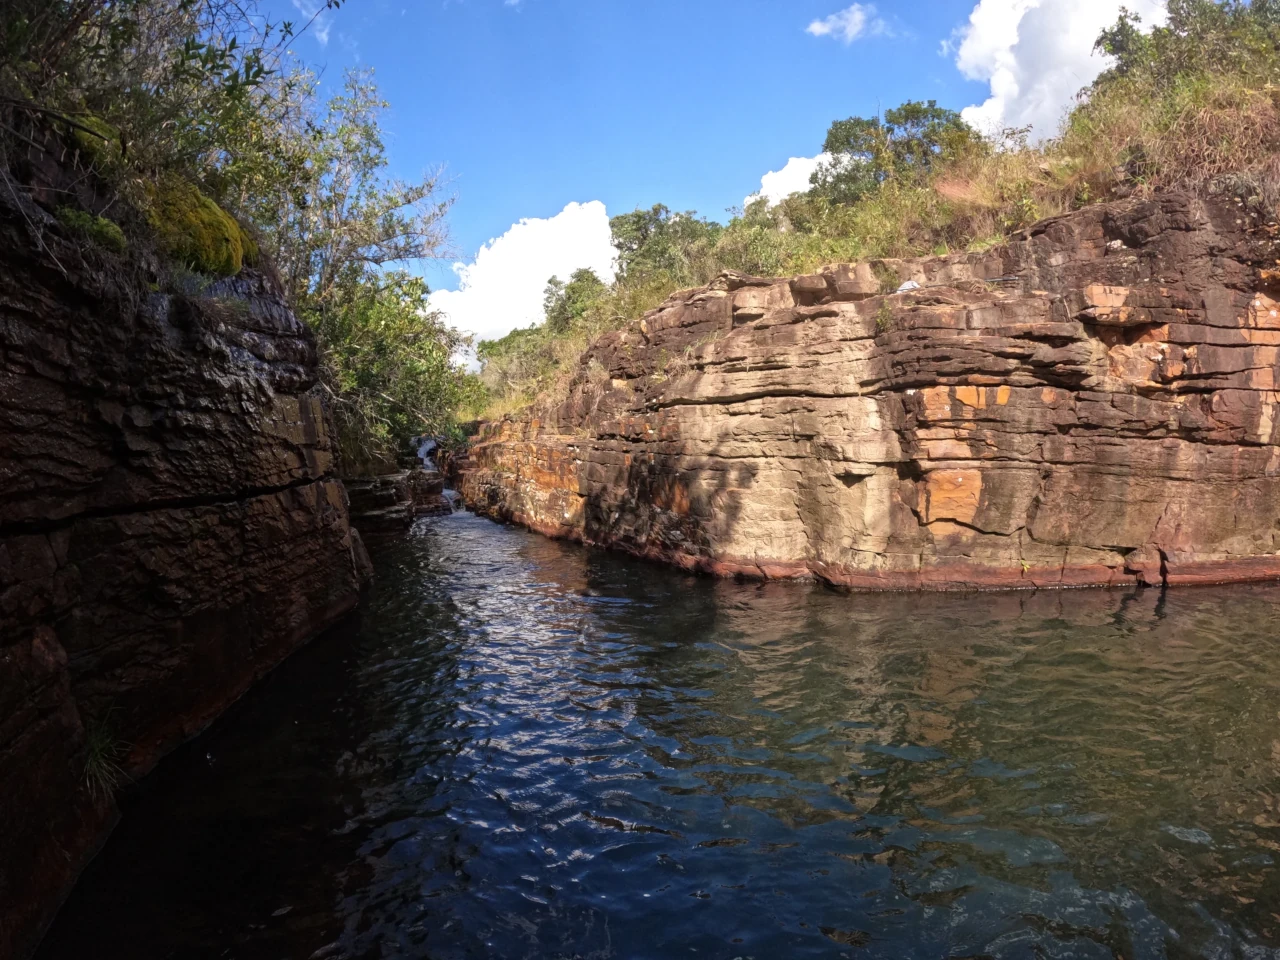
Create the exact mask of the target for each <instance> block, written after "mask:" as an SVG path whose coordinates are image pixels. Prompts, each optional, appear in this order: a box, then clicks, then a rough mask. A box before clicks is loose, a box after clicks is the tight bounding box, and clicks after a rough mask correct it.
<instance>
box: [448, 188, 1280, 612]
mask: <svg viewBox="0 0 1280 960" xmlns="http://www.w3.org/2000/svg"><path fill="white" fill-rule="evenodd" d="M1273 232H1274V225H1269V224H1267V223H1266V222H1265V220H1264V218H1262V217H1261V215H1260V214H1259V213H1258V211H1256V210H1253V209H1251V208H1250V206H1249V204H1248V202H1247V201H1243V200H1238V199H1237V198H1235V197H1220V198H1217V199H1204V198H1200V197H1196V196H1193V195H1190V194H1181V193H1180V194H1168V195H1164V196H1161V197H1158V198H1157V199H1155V200H1145V201H1137V200H1135V201H1125V202H1119V203H1113V204H1106V205H1099V206H1094V207H1089V208H1086V209H1084V210H1081V211H1079V212H1076V213H1072V214H1069V215H1065V216H1062V217H1058V218H1055V219H1052V220H1047V221H1044V222H1042V223H1040V224H1037V225H1036V226H1035V227H1033V228H1031V229H1030V230H1028V231H1026V232H1025V233H1024V234H1023V235H1022V236H1020V237H1018V238H1017V239H1015V240H1014V241H1013V242H1011V243H1009V244H1008V245H1007V246H1004V247H1000V248H996V249H993V250H990V251H987V252H984V253H978V254H965V255H955V256H948V257H939V258H933V259H922V260H912V261H881V262H877V263H873V264H857V265H848V266H836V267H831V268H828V269H825V270H823V271H822V272H821V273H819V274H816V275H813V276H802V277H794V278H791V279H786V280H766V279H759V278H755V277H747V276H741V275H725V276H723V277H721V278H720V279H719V280H717V281H716V282H715V283H713V284H712V285H711V286H710V287H708V288H706V289H703V290H697V291H692V292H688V293H684V294H679V295H677V296H676V297H673V298H672V299H671V300H669V301H668V302H667V303H665V304H664V305H663V306H662V307H661V308H659V309H658V310H656V311H653V312H652V313H650V314H648V315H647V316H646V317H645V318H644V319H643V320H642V321H641V322H639V323H637V324H634V325H632V326H630V327H628V328H626V329H624V330H622V331H620V332H617V333H611V334H608V335H606V336H604V337H602V338H601V339H600V340H598V341H597V342H596V343H595V344H594V346H593V347H592V348H591V350H590V351H589V352H588V353H587V355H586V356H585V357H584V358H583V361H582V365H581V367H580V368H579V370H578V372H577V374H576V376H575V378H574V379H573V381H572V383H571V384H570V387H569V390H568V395H567V399H565V400H564V401H563V402H562V403H560V404H559V405H558V406H557V407H556V408H555V409H554V410H552V411H551V412H549V413H546V414H545V415H543V416H541V417H540V418H535V417H533V416H527V417H525V418H516V419H509V420H504V421H501V422H497V423H492V424H488V425H486V426H485V427H484V428H483V430H482V431H481V434H480V436H479V437H478V438H476V442H475V444H474V446H473V449H472V452H471V455H470V459H469V460H468V461H465V462H463V464H462V465H461V468H460V470H459V474H460V477H459V482H460V485H461V492H462V493H463V496H464V497H465V499H466V500H467V502H468V503H469V504H470V505H471V506H472V507H473V508H475V509H477V510H479V511H481V512H484V513H487V514H489V515H491V516H494V517H498V518H503V519H509V520H513V521H516V522H519V523H523V524H527V525H528V526H530V527H532V528H533V529H536V530H539V531H542V532H544V533H546V534H549V535H552V536H560V537H571V538H575V539H579V540H582V541H585V542H589V543H594V544H601V545H605V546H610V547H617V548H620V549H623V550H627V551H630V552H632V553H635V554H638V555H641V556H646V557H652V558H656V559H662V560H667V561H670V562H673V563H676V564H678V565H680V566H681V567H685V568H688V569H698V570H704V571H708V572H713V573H718V574H741V575H748V576H756V577H791V576H816V577H820V578H822V579H825V580H827V581H830V582H831V583H834V584H842V585H847V586H850V587H856V588H867V589H965V588H974V587H985V588H991V587H1029V586H1036V587H1047V586H1083V585H1105V584H1119V583H1125V582H1130V583H1132V582H1146V583H1161V582H1167V583H1171V584H1175V583H1198V582H1212V581H1232V580H1253V579H1265V578H1272V577H1276V576H1280V557H1278V556H1277V551H1278V550H1280V478H1278V475H1280V446H1278V443H1280V433H1278V432H1277V431H1278V428H1280V415H1278V414H1280V411H1278V409H1277V400H1280V393H1278V392H1277V390H1278V387H1280V384H1277V369H1278V368H1277V359H1278V354H1280V315H1278V313H1280V304H1277V302H1276V299H1280V283H1278V282H1277V277H1276V274H1274V273H1272V272H1271V270H1270V269H1269V268H1272V267H1275V266H1276V259H1275V258H1276V257H1277V256H1278V255H1280V254H1277V252H1276V244H1275V243H1274V242H1273V241H1272V234H1273ZM909 280H912V281H915V282H916V283H917V284H919V287H918V288H916V289H911V290H908V291H904V292H901V293H894V294H891V295H884V294H883V293H882V291H883V290H896V289H897V288H898V286H899V284H900V283H902V282H904V281H909ZM1273 298H1275V299H1273Z"/></svg>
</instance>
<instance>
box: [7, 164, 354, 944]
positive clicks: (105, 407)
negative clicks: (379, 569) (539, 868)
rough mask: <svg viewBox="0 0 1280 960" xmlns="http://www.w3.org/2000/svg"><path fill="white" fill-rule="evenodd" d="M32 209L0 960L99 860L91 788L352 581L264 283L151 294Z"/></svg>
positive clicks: (346, 546)
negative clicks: (81, 873)
mask: <svg viewBox="0 0 1280 960" xmlns="http://www.w3.org/2000/svg"><path fill="white" fill-rule="evenodd" d="M80 179H81V180H83V179H84V178H80ZM55 186H57V185H56V184H55ZM49 189H50V186H49V184H48V183H44V184H41V183H35V184H32V185H29V186H28V187H27V190H29V194H28V193H26V192H24V191H23V190H9V191H2V192H0V194H3V195H0V812H2V813H3V817H2V818H0V820H2V822H3V824H4V829H3V830H0V957H15V956H23V955H24V954H25V953H27V952H28V951H29V950H30V949H31V948H32V947H33V946H34V944H35V941H36V939H37V938H38V936H39V934H40V932H41V931H42V930H43V928H44V926H45V925H46V924H47V922H48V920H49V919H50V918H51V916H52V913H53V911H54V910H55V909H56V907H57V905H58V903H59V902H60V900H61V898H62V897H63V896H64V895H65V893H66V892H67V891H68V889H69V887H70V885H71V883H72V882H73V881H74V878H75V877H76V876H77V874H78V873H79V871H80V869H81V868H82V867H83V865H84V864H85V862H86V861H87V860H88V858H89V857H91V856H92V854H93V853H94V852H95V850H96V848H97V846H98V845H99V844H100V843H101V841H102V839H103V838H104V837H105V835H106V832H107V831H108V830H109V828H110V826H111V824H112V823H113V821H114V817H115V802H114V799H113V796H112V794H113V792H114V791H113V789H112V784H111V781H112V780H113V779H119V780H123V779H124V778H125V777H128V776H134V777H136V776H138V775H140V774H141V773H143V772H145V771H146V770H147V769H148V768H149V767H150V766H151V765H153V764H154V763H155V761H156V760H157V758H159V757H160V756H161V755H162V754H163V753H164V752H165V751H167V750H168V749H170V748H171V747H173V746H174V745H176V744H178V743H179V742H181V741H182V740H184V739H185V738H187V737H190V736H191V735H192V734H193V733H195V732H196V731H198V730H200V729H201V728H202V727H203V726H204V725H206V724H207V723H208V722H209V721H210V720H212V719H213V718H214V717H215V716H216V715H217V714H218V713H219V712H221V711H222V710H223V709H224V708H225V707H226V706H227V705H228V704H229V703H230V702H232V701H233V700H234V699H236V698H237V697H238V696H239V695H240V694H241V693H242V692H243V691H244V690H245V689H246V688H247V687H248V686H249V685H250V684H252V683H253V682H254V681H255V680H256V679H258V678H259V677H261V676H262V675H263V674H264V673H265V672H266V671H267V670H268V669H270V668H271V667H272V666H273V665H275V664H276V663H277V662H279V661H280V660H281V659H282V658H284V657H285V656H286V655H287V654H288V653H290V652H291V651H292V650H294V649H295V648H296V647H298V646H299V645H300V644H301V643H303V642H304V641H306V640H307V639H308V638H310V637H311V636H313V635H314V634H315V633H317V632H318V631H320V630H322V629H323V628H325V627H326V626H328V625H330V624H332V623H333V622H334V621H335V620H336V619H337V618H338V617H340V616H341V615H342V614H344V613H345V612H347V611H348V610H350V609H351V608H352V607H353V606H354V605H355V603H356V602H357V599H358V596H359V590H360V586H361V583H362V581H363V579H364V578H365V576H366V570H367V565H368V562H367V557H366V555H365V553H364V548H363V547H362V546H361V545H360V542H359V538H358V536H357V535H356V534H355V532H354V531H353V530H352V529H351V528H350V526H349V523H348V511H347V501H346V494H345V492H344V490H343V487H342V484H341V483H340V482H339V481H338V480H337V479H335V477H334V476H333V473H332V466H333V447H332V443H331V440H330V435H329V427H328V420H327V414H326V410H325V408H324V406H323V404H322V402H321V397H320V395H319V394H318V392H317V388H316V386H315V384H316V370H317V360H316V350H315V344H314V340H313V338H312V336H311V333H310V332H309V331H308V330H307V328H306V327H305V326H304V325H303V324H302V323H301V322H300V321H299V320H298V319H297V317H295V316H294V315H293V314H292V313H291V312H290V311H289V310H288V308H287V307H286V306H285V304H284V302H283V300H282V299H281V296H280V295H279V293H278V291H277V289H276V288H275V286H274V285H273V283H272V282H271V281H270V280H269V279H268V278H267V277H266V276H264V275H262V274H260V273H255V272H253V271H251V270H248V269H247V268H246V270H245V271H243V272H242V273H241V274H240V275H239V276H238V277H235V278H231V279H225V280H221V281H219V282H217V283H214V284H212V285H211V286H205V285H204V281H201V280H199V278H191V279H190V285H191V288H192V289H191V291H190V292H188V293H185V294H184V293H175V292H162V290H161V284H160V283H159V282H158V281H159V280H160V279H161V275H160V274H159V273H158V272H157V267H158V264H157V263H156V262H155V261H154V257H153V256H148V255H146V254H145V253H139V254H137V255H133V254H126V255H119V256H118V255H115V254H111V253H109V252H106V251H103V250H100V249H98V248H96V247H94V245H93V244H91V243H88V242H86V241H85V240H84V239H83V238H77V237H75V236H73V235H72V234H71V233H69V232H68V231H66V230H63V229H62V228H60V227H59V225H58V223H57V222H56V221H55V220H54V218H53V217H51V216H50V215H49V214H48V213H47V212H46V209H45V208H44V207H41V206H40V205H38V204H37V203H36V202H33V201H32V199H31V197H35V198H36V199H39V198H40V195H41V191H42V190H44V191H45V192H48V190H49ZM67 189H70V188H69V187H68V188H67ZM65 192H66V191H65V190H63V191H62V192H61V193H59V194H58V195H59V196H62V195H64V194H65ZM60 202H66V201H65V200H62V201H60ZM50 205H51V204H50ZM179 276H180V274H179Z"/></svg>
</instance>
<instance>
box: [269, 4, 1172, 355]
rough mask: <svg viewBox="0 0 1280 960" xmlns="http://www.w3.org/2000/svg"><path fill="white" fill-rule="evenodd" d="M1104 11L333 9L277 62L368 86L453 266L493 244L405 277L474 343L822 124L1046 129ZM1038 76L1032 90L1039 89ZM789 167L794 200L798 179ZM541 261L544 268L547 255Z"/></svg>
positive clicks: (1081, 76)
mask: <svg viewBox="0 0 1280 960" xmlns="http://www.w3.org/2000/svg"><path fill="white" fill-rule="evenodd" d="M314 2H315V0H296V2H295V0H271V9H273V10H274V11H275V12H276V14H277V15H278V16H279V15H285V16H288V17H290V18H292V19H294V20H304V19H305V17H304V16H303V15H302V14H301V13H299V9H305V8H306V6H307V5H308V4H310V3H314ZM1156 2H1157V0H1140V2H1138V3H1134V2H1132V0H1131V2H1130V3H1129V6H1130V7H1131V8H1132V7H1135V6H1136V7H1139V8H1142V7H1143V6H1144V4H1145V6H1146V7H1151V6H1152V5H1153V4H1155V3H1156ZM295 6H296V7H298V8H299V9H294V7H295ZM1118 7H1119V3H1118V2H1113V0H981V2H979V0H919V2H911V3H907V2H896V3H895V2H883V0H882V2H880V3H879V4H876V5H874V6H873V5H871V4H853V5H852V6H850V5H849V4H848V3H847V2H842V0H519V2H510V0H346V2H345V3H344V4H343V6H342V8H341V9H339V10H338V11H335V12H332V13H329V14H325V15H323V20H322V21H321V22H319V23H318V24H317V25H316V26H313V28H312V30H311V31H310V32H309V34H308V35H307V36H305V37H303V38H302V39H300V40H299V41H298V43H297V44H296V52H297V53H298V54H299V55H300V56H301V57H302V58H303V59H304V60H306V61H307V62H309V63H311V64H313V65H315V66H317V67H320V68H322V69H323V71H324V80H325V83H326V84H327V85H329V86H332V85H335V84H338V83H340V82H341V77H342V74H343V71H344V70H346V69H347V68H349V67H353V66H361V67H373V68H374V69H375V71H376V76H377V80H378V83H379V86H380V88H381V90H382V92H383V94H384V96H385V97H386V99H388V100H389V101H391V103H392V109H391V111H390V112H389V114H388V116H387V118H386V126H387V128H388V131H389V134H390V136H389V138H388V149H389V153H390V158H391V161H392V169H393V172H394V173H395V174H397V175H399V176H403V177H416V176H418V175H420V174H422V173H423V172H424V171H425V170H427V169H429V168H432V167H435V166H443V167H444V168H445V170H446V172H447V175H448V177H449V178H450V180H451V185H450V190H451V192H452V193H454V194H455V195H456V197H457V202H456V205H455V207H454V209H453V212H452V216H451V230H452V234H453V240H454V246H455V248H456V252H457V254H458V255H459V260H460V263H461V264H464V265H465V264H470V262H471V261H472V259H473V258H475V257H476V255H477V254H478V253H481V251H482V248H483V247H484V246H485V245H486V244H488V243H489V242H490V241H492V240H495V239H496V240H497V241H498V242H497V243H495V244H493V245H491V246H490V248H489V249H488V250H487V251H486V252H485V253H481V259H482V261H483V262H482V263H480V264H476V265H472V268H471V270H470V272H468V268H467V266H460V267H459V268H457V269H454V268H453V267H451V266H450V265H449V264H435V265H429V266H428V267H426V268H424V273H425V275H426V276H427V278H428V280H429V281H430V282H431V284H432V286H433V287H435V288H442V289H449V288H452V289H457V288H458V287H459V286H462V287H464V288H470V289H471V296H470V298H469V299H468V298H467V297H463V296H454V297H452V298H451V297H448V296H445V295H442V297H441V299H440V304H441V305H442V306H445V307H446V309H449V311H450V313H451V314H456V316H455V320H456V321H457V322H458V325H459V326H462V327H464V328H466V329H472V330H475V331H476V332H479V333H482V334H485V335H496V334H499V333H501V332H505V330H506V329H510V328H511V327H513V326H517V325H524V324H525V323H527V322H529V321H530V320H532V319H535V317H534V316H533V314H536V312H537V303H538V301H539V300H540V298H539V297H536V296H534V294H535V293H537V292H538V291H540V289H541V284H543V283H545V281H546V279H547V277H546V276H542V277H538V276H537V274H538V273H539V272H540V271H542V270H546V269H550V268H552V267H554V268H555V269H556V270H557V272H564V273H567V272H568V271H569V270H571V269H573V267H571V266H568V264H569V263H573V262H575V261H579V260H581V261H592V260H594V261H596V262H597V263H601V264H602V266H601V267H599V269H605V268H606V267H607V259H608V252H607V250H605V251H604V252H601V250H600V248H601V244H602V239H601V238H602V236H603V237H604V241H603V242H604V245H605V246H606V247H607V233H605V234H602V233H601V229H602V228H601V223H602V222H604V221H605V219H606V218H607V216H608V215H613V214H617V213H622V212H625V211H628V210H631V209H634V208H635V207H637V206H649V205H651V204H653V203H658V202H662V203H665V204H667V205H668V206H670V207H672V208H675V209H680V210H686V209H694V210H697V211H698V212H700V213H702V214H703V215H706V216H709V217H711V218H713V219H725V218H726V213H725V210H726V208H728V207H731V206H734V205H740V204H741V203H742V200H743V197H745V196H746V195H747V194H749V193H753V192H755V191H757V190H759V189H760V188H761V177H762V176H763V175H764V174H766V173H768V172H769V171H778V170H781V169H782V168H783V167H784V166H785V165H786V164H787V162H788V160H789V158H792V157H813V156H814V155H816V154H817V152H818V150H819V148H820V146H821V142H822V138H823V135H824V133H825V131H826V127H827V125H828V124H829V123H830V122H831V121H832V120H834V119H837V118H841V117H847V116H850V115H855V114H858V115H871V114H874V113H876V112H877V111H878V110H880V109H882V108H886V107H892V106H895V105H897V104H898V103H901V102H902V101H904V100H908V99H936V100H938V101H939V103H941V104H943V105H944V106H948V107H952V108H954V109H957V110H958V109H962V108H965V107H976V108H977V112H975V111H970V114H969V115H970V116H971V117H973V118H974V119H975V120H981V121H982V122H984V123H986V124H987V125H989V126H990V125H998V124H999V123H1001V122H1006V121H1007V122H1024V121H1025V122H1034V123H1036V124H1037V129H1038V130H1039V131H1040V132H1042V133H1048V132H1051V128H1052V126H1053V125H1054V123H1053V122H1054V120H1056V118H1057V117H1058V116H1059V115H1060V113H1061V111H1062V110H1063V109H1064V108H1065V106H1066V104H1067V101H1068V100H1069V98H1070V95H1071V94H1072V93H1074V91H1075V90H1078V89H1079V88H1080V87H1082V86H1084V85H1085V84H1087V83H1088V82H1089V81H1090V80H1091V79H1092V75H1093V74H1094V73H1096V71H1097V68H1098V67H1099V66H1100V65H1101V64H1100V63H1098V64H1097V65H1094V64H1091V63H1090V62H1089V61H1090V60H1091V59H1094V60H1096V58H1090V57H1089V55H1088V50H1087V47H1088V46H1089V45H1090V43H1091V39H1092V37H1094V36H1096V33H1097V29H1098V25H1100V24H1105V23H1108V22H1111V21H1113V20H1114V19H1115V14H1116V11H1117V10H1118ZM1072 33H1075V34H1078V36H1075V37H1074V39H1072V37H1070V36H1069V35H1070V34H1072ZM1046 47H1047V48H1048V49H1046ZM1081 47H1084V48H1086V49H1084V50H1083V51H1082V50H1081V49H1080V48H1081ZM1055 64H1056V65H1057V66H1056V69H1057V73H1058V74H1060V75H1059V76H1057V77H1056V78H1055V77H1053V76H1049V75H1050V74H1052V73H1053V72H1054V68H1055V66H1054V65H1055ZM1046 76H1048V81H1047V86H1048V87H1049V88H1051V89H1040V88H1042V87H1045V86H1046V82H1045V77H1046ZM1011 88H1012V93H1011V92H1010V89H1011ZM993 94H994V96H993ZM984 103H986V104H987V106H986V107H985V108H983V107H982V106H981V105H983V104H984ZM984 109H985V113H984V112H983V110H984ZM793 170H796V171H798V174H799V176H798V177H791V178H790V179H791V180H792V181H794V182H795V183H794V185H795V186H799V185H800V184H801V183H803V179H804V177H803V173H804V170H803V169H801V168H799V167H795V168H793ZM575 203H576V204H591V206H589V207H574V208H572V209H571V210H570V211H568V212H567V214H566V215H565V217H564V220H563V221H560V222H559V223H558V224H556V223H553V224H552V225H550V226H542V225H540V224H539V223H538V222H535V223H534V224H532V225H526V227H527V229H523V230H517V231H515V236H514V238H507V242H505V243H504V242H503V239H502V238H503V236H504V234H507V233H508V231H510V230H511V228H512V226H513V224H517V223H518V222H519V221H521V220H525V219H530V218H532V219H534V220H535V221H548V222H550V221H551V219H552V218H555V217H557V215H559V214H561V213H562V211H565V208H566V206H567V205H569V204H575ZM601 205H603V206H601ZM571 221H572V222H571ZM552 248H563V254H562V255H561V256H559V258H558V259H557V256H556V251H555V250H554V249H552ZM577 265H596V263H592V262H584V263H578V264H577ZM529 271H532V273H531V274H530V276H525V275H524V274H525V273H528V272H529ZM517 274H519V276H517ZM481 286H486V287H487V288H489V289H488V292H487V293H485V292H484V291H482V290H481V289H480V287H481ZM512 286H519V287H521V290H520V291H519V292H516V291H513V290H511V289H507V288H509V287H512ZM534 287H536V288H537V290H534ZM531 291H533V292H532V293H531Z"/></svg>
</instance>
